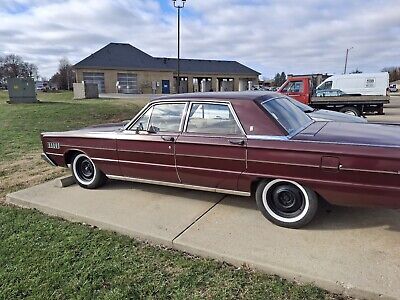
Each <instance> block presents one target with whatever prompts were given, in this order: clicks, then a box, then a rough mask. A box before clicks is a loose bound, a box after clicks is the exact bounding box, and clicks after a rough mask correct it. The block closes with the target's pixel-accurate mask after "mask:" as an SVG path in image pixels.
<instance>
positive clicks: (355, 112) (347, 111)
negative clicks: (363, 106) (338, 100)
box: [340, 106, 361, 117]
mask: <svg viewBox="0 0 400 300" xmlns="http://www.w3.org/2000/svg"><path fill="white" fill-rule="evenodd" d="M340 112H342V113H344V114H348V115H350V116H355V117H360V116H361V113H360V111H359V110H358V108H356V107H353V106H346V107H343V108H341V109H340Z"/></svg>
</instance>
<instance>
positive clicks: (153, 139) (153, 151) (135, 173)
mask: <svg viewBox="0 0 400 300" xmlns="http://www.w3.org/2000/svg"><path fill="white" fill-rule="evenodd" d="M186 105H187V104H186V103H185V102H174V103H172V102H169V103H155V104H153V105H151V106H149V107H148V109H147V110H146V111H145V112H144V113H143V114H142V115H141V116H140V117H139V118H138V119H137V120H136V121H135V122H134V123H133V125H132V126H130V127H129V128H128V129H126V130H124V131H123V132H122V133H121V134H120V135H119V136H118V138H117V151H118V159H119V165H120V168H121V173H122V174H123V176H125V177H129V178H133V179H146V180H153V181H164V182H173V183H178V182H179V179H178V175H177V172H176V167H175V141H176V139H177V137H178V135H179V134H180V131H181V128H182V124H183V122H182V119H183V115H184V111H185V108H186Z"/></svg>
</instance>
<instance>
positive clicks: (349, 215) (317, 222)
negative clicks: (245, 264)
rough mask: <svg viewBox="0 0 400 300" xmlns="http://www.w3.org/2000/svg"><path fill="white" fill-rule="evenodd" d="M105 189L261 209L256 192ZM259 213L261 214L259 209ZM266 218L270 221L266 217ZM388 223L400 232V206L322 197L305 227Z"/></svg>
mask: <svg viewBox="0 0 400 300" xmlns="http://www.w3.org/2000/svg"><path fill="white" fill-rule="evenodd" d="M101 189H103V190H114V191H118V190H128V189H131V190H132V191H135V190H140V191H142V192H146V193H154V194H158V195H159V196H160V197H161V198H162V197H164V196H179V197H185V198H188V201H190V200H197V201H205V202H210V203H216V202H219V204H220V205H228V206H235V207H240V208H241V209H249V210H253V211H258V208H257V204H256V201H255V199H254V196H252V197H241V196H232V195H225V194H217V193H212V192H204V191H195V190H190V189H182V188H176V187H168V186H159V185H153V184H145V183H134V182H123V181H117V180H109V182H108V183H107V184H106V185H105V186H103V187H101ZM260 217H261V218H262V215H261V213H260ZM266 222H268V221H267V220H266ZM375 227H385V229H386V230H390V231H396V232H400V210H391V209H383V208H359V207H343V206H335V205H331V204H329V203H327V202H325V201H321V202H320V205H319V208H318V212H317V214H316V216H315V218H314V220H312V222H311V223H310V224H308V225H307V226H306V227H304V228H303V229H302V230H316V231H321V230H326V231H332V230H349V229H362V228H375Z"/></svg>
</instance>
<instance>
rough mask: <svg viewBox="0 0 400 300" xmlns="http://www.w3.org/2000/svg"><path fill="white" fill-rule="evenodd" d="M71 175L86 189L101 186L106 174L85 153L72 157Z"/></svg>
mask: <svg viewBox="0 0 400 300" xmlns="http://www.w3.org/2000/svg"><path fill="white" fill-rule="evenodd" d="M71 169H72V175H73V176H74V178H75V181H76V182H77V183H78V184H79V185H80V186H81V187H84V188H86V189H95V188H98V187H100V186H102V185H103V184H104V183H105V182H106V179H107V177H106V175H104V173H103V172H101V171H100V169H99V168H97V167H96V165H95V164H94V163H93V161H92V160H91V159H90V158H89V157H88V156H87V155H86V154H83V153H82V154H78V155H77V156H75V157H74V159H73V161H72V164H71Z"/></svg>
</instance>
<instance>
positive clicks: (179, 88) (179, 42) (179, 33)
mask: <svg viewBox="0 0 400 300" xmlns="http://www.w3.org/2000/svg"><path fill="white" fill-rule="evenodd" d="M180 39H181V7H180V6H178V94H180V92H181V78H180V62H181V41H180Z"/></svg>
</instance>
